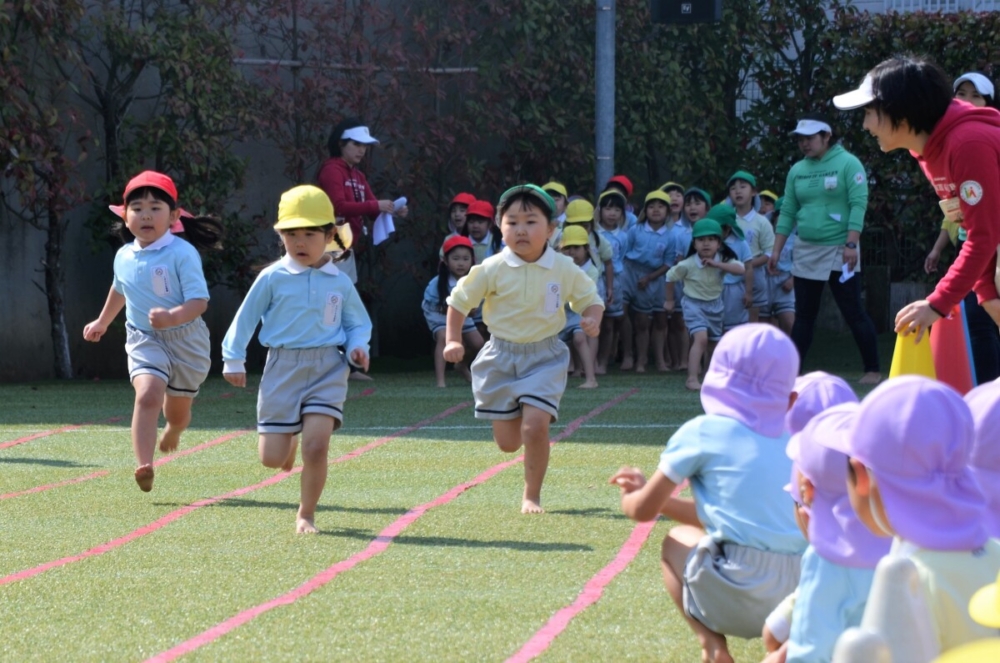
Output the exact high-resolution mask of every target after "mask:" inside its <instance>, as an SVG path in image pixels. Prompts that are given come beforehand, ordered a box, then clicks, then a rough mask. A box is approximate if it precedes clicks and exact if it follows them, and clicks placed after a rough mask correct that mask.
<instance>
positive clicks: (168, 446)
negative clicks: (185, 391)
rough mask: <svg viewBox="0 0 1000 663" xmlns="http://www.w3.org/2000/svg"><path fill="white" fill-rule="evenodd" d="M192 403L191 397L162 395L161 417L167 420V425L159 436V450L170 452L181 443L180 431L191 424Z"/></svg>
mask: <svg viewBox="0 0 1000 663" xmlns="http://www.w3.org/2000/svg"><path fill="white" fill-rule="evenodd" d="M193 404H194V399H193V398H185V397H183V396H171V395H169V394H167V395H166V396H164V397H163V418H164V419H166V420H167V425H166V426H164V427H163V435H161V436H160V451H162V452H163V453H165V454H168V453H170V452H171V451H173V450H175V449H176V448H177V445H179V444H180V443H181V433H183V432H184V431H186V430H187V427H188V426H190V425H191V406H192V405H193Z"/></svg>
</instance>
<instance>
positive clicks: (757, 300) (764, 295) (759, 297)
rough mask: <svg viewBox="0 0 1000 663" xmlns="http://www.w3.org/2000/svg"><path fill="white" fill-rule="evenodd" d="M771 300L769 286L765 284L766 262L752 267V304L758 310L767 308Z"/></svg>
mask: <svg viewBox="0 0 1000 663" xmlns="http://www.w3.org/2000/svg"><path fill="white" fill-rule="evenodd" d="M769 301H771V293H770V288H768V285H767V264H766V263H765V264H763V265H761V266H760V267H754V268H753V305H754V307H756V308H759V309H760V310H762V311H763V310H764V309H766V308H767V305H768V302H769Z"/></svg>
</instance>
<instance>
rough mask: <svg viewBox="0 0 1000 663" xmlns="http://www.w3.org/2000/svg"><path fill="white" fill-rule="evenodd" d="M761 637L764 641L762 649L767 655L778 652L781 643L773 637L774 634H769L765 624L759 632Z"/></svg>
mask: <svg viewBox="0 0 1000 663" xmlns="http://www.w3.org/2000/svg"><path fill="white" fill-rule="evenodd" d="M761 637H762V638H763V639H764V649H765V650H766V651H767V653H768V654H770V653H771V652H776V651H778V649H779V648H780V647H781V642H780V641H779V640H778V639H777V638H776V637H774V634H773V633H771V629H770V628H768V626H767V624H764V630H763V631H762V632H761Z"/></svg>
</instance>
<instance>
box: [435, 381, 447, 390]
mask: <svg viewBox="0 0 1000 663" xmlns="http://www.w3.org/2000/svg"><path fill="white" fill-rule="evenodd" d="M437 387H438V389H447V388H448V385H446V384H445V383H444V382H438V383H437Z"/></svg>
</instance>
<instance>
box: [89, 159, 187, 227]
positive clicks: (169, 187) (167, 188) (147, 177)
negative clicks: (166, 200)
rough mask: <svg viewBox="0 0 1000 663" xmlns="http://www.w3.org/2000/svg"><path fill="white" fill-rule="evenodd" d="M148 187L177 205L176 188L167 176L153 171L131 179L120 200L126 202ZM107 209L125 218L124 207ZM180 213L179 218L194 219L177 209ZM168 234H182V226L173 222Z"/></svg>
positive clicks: (110, 206)
mask: <svg viewBox="0 0 1000 663" xmlns="http://www.w3.org/2000/svg"><path fill="white" fill-rule="evenodd" d="M145 186H149V187H153V188H154V189H159V190H160V191H162V192H163V193H165V194H167V195H168V196H170V197H171V198H173V200H174V204H176V203H177V186H176V185H175V184H174V181H173V180H172V179H171V178H170V176H169V175H164V174H163V173H158V172H156V171H155V170H144V171H142V172H141V173H139V174H138V175H136V176H135V177H133V178H132V179H130V180H129V181H128V184H126V185H125V193H124V195H122V200H123V201H125V200H128V194H130V193H132V192H133V191H135V190H136V189H141V188H142V187H145ZM108 209H110V210H111V211H112V212H114V213H115V215H117V216H119V217H121V218H123V219H124V218H125V205H108ZM178 209H179V210H180V212H181V216H184V217H187V218H189V219H193V218H194V214H191V212H188V211H187V210H186V209H184V208H182V207H178ZM170 232H174V233H177V232H184V226H183V225H181V223H180V221H177V222H175V223H174V224H173V225H172V226H170Z"/></svg>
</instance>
